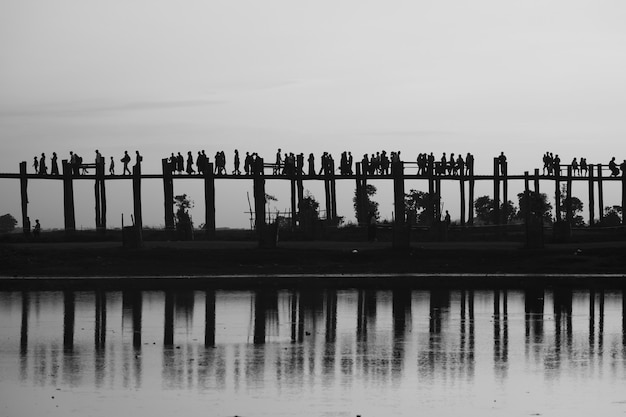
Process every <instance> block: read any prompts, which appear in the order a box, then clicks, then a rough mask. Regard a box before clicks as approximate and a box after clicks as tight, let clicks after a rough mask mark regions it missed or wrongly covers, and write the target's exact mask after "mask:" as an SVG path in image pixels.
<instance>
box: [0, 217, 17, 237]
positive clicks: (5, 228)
mask: <svg viewBox="0 0 626 417" xmlns="http://www.w3.org/2000/svg"><path fill="white" fill-rule="evenodd" d="M16 225H17V220H15V217H13V216H11V215H10V214H8V213H7V214H5V215H4V216H0V232H1V233H6V232H12V231H13V230H15V226H16Z"/></svg>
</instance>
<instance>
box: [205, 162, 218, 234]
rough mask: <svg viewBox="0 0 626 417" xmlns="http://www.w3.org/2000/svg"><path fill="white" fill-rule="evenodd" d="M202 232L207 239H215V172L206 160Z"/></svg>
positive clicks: (210, 163) (211, 164)
mask: <svg viewBox="0 0 626 417" xmlns="http://www.w3.org/2000/svg"><path fill="white" fill-rule="evenodd" d="M204 232H205V234H206V236H207V238H208V239H215V174H214V173H213V163H212V162H207V164H206V169H205V170H204Z"/></svg>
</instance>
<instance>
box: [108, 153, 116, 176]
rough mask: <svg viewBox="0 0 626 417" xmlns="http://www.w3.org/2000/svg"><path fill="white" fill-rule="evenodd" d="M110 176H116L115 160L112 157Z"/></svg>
mask: <svg viewBox="0 0 626 417" xmlns="http://www.w3.org/2000/svg"><path fill="white" fill-rule="evenodd" d="M109 174H111V175H115V160H114V159H113V157H111V159H110V162H109Z"/></svg>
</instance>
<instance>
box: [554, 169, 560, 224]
mask: <svg viewBox="0 0 626 417" xmlns="http://www.w3.org/2000/svg"><path fill="white" fill-rule="evenodd" d="M554 206H555V207H554V208H555V211H556V213H555V216H554V217H555V219H556V221H557V222H560V221H561V170H560V169H557V170H555V172H554Z"/></svg>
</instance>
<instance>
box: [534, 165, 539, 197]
mask: <svg viewBox="0 0 626 417" xmlns="http://www.w3.org/2000/svg"><path fill="white" fill-rule="evenodd" d="M534 179H535V192H536V193H537V194H539V168H535V178H534Z"/></svg>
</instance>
